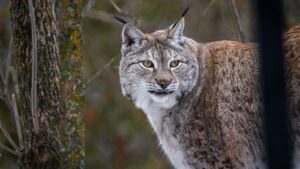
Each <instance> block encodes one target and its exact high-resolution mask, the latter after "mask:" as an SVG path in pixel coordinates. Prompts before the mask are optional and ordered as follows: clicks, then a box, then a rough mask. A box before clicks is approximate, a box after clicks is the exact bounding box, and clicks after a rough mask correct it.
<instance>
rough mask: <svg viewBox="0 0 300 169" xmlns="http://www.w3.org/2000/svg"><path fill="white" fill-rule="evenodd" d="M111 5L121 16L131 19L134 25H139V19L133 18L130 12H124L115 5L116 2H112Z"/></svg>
mask: <svg viewBox="0 0 300 169" xmlns="http://www.w3.org/2000/svg"><path fill="white" fill-rule="evenodd" d="M110 4H111V5H112V6H113V7H114V8H115V10H116V11H117V12H118V13H120V14H122V15H124V16H126V17H128V18H130V19H131V20H132V21H133V23H134V24H135V25H136V24H137V19H136V18H135V17H133V16H132V15H131V14H130V13H129V12H126V11H123V10H122V9H121V8H120V7H119V6H118V5H117V4H116V3H115V1H114V0H110Z"/></svg>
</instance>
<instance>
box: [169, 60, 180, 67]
mask: <svg viewBox="0 0 300 169" xmlns="http://www.w3.org/2000/svg"><path fill="white" fill-rule="evenodd" d="M179 64H180V61H179V60H173V61H172V62H171V63H170V67H171V68H176V67H178V66H179Z"/></svg>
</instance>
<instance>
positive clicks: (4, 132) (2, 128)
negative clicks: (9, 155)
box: [0, 122, 19, 151]
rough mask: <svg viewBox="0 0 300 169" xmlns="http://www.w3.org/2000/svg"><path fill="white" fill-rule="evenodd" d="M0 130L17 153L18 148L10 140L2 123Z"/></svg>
mask: <svg viewBox="0 0 300 169" xmlns="http://www.w3.org/2000/svg"><path fill="white" fill-rule="evenodd" d="M0 129H1V130H2V132H3V134H4V136H5V138H6V139H7V140H8V142H9V143H10V144H11V145H12V146H13V147H14V149H15V150H16V151H19V147H18V146H17V144H16V143H15V142H14V140H13V139H12V138H11V136H10V135H9V134H8V132H7V131H6V129H5V128H4V127H3V125H2V123H1V122H0Z"/></svg>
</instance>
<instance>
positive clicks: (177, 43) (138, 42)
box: [119, 17, 198, 110]
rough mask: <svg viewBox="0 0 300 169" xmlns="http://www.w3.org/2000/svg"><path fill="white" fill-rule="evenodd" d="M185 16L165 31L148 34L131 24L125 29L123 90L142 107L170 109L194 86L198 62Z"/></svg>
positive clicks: (121, 72)
mask: <svg viewBox="0 0 300 169" xmlns="http://www.w3.org/2000/svg"><path fill="white" fill-rule="evenodd" d="M183 29H184V18H183V17H182V18H181V19H179V20H178V22H176V23H175V24H173V25H171V26H170V27H169V28H167V29H164V30H158V31H155V32H153V33H151V34H145V33H143V32H142V31H140V30H139V29H138V28H136V27H135V26H134V25H132V24H130V23H126V24H125V25H124V27H123V31H122V49H121V52H122V59H121V61H120V71H119V73H120V81H121V88H122V92H123V94H124V95H125V96H128V97H129V98H131V99H132V100H133V101H134V103H135V105H136V106H137V107H139V108H142V109H143V110H145V109H147V108H149V107H151V106H155V107H157V108H165V109H168V108H171V107H172V106H174V105H175V104H176V103H177V100H178V99H179V98H180V97H182V96H183V95H184V94H186V93H187V92H190V91H191V89H192V88H193V87H194V86H195V84H196V82H197V78H198V63H197V57H196V50H195V47H193V45H192V44H191V43H192V42H194V41H192V40H191V39H189V38H187V37H185V36H183Z"/></svg>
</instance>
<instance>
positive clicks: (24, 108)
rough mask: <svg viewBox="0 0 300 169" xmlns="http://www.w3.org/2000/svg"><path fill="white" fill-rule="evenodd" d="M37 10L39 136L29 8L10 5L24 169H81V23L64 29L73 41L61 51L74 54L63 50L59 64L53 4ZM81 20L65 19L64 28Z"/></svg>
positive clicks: (41, 1)
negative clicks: (33, 105)
mask: <svg viewBox="0 0 300 169" xmlns="http://www.w3.org/2000/svg"><path fill="white" fill-rule="evenodd" d="M69 3H72V4H73V3H74V2H73V1H71V2H69ZM74 4H76V3H74ZM33 6H34V11H35V23H36V24H35V25H36V30H35V32H36V38H37V46H36V47H37V112H38V117H37V119H38V124H39V131H38V132H37V133H36V132H35V130H34V126H33V118H32V113H31V99H32V97H31V92H30V91H31V85H32V84H31V83H32V81H31V78H32V76H31V74H32V73H31V68H32V66H31V65H32V56H31V48H32V38H31V19H30V16H29V7H28V2H27V1H26V0H11V2H10V11H11V21H12V32H13V38H14V55H15V58H16V69H17V71H18V83H19V89H20V96H19V99H18V101H19V110H20V111H19V112H20V118H21V126H22V129H23V138H24V145H25V149H24V150H23V154H22V157H21V160H20V168H22V169H74V168H75V169H76V168H83V156H84V147H83V122H82V106H83V99H82V97H81V95H80V90H81V82H80V79H81V73H80V69H81V62H82V60H81V58H82V57H81V48H80V45H81V43H80V42H81V31H80V26H81V25H80V21H77V20H76V23H78V25H76V26H74V25H67V26H66V27H65V26H64V25H61V29H62V30H63V31H64V28H66V30H72V32H71V33H69V34H68V33H65V34H64V35H65V37H66V38H70V37H69V35H72V36H71V38H70V39H71V41H70V40H68V39H65V40H64V41H62V42H61V47H62V48H71V49H70V50H71V51H70V52H65V49H63V50H61V51H62V52H61V53H60V54H61V57H60V58H59V46H58V39H59V38H58V34H57V33H58V29H57V25H58V24H57V20H56V15H55V11H56V10H55V0H33ZM74 8H75V7H74V6H73V9H74ZM70 9H72V8H71V7H70V8H69V10H70ZM77 10H79V9H76V11H77ZM64 15H65V14H62V16H64ZM78 16H80V13H77V15H76V16H75V15H71V16H70V17H69V18H64V19H63V22H62V23H63V24H64V23H66V22H67V20H71V19H73V20H71V21H72V22H74V20H75V19H80V17H79V18H78ZM76 31H77V33H76ZM60 39H61V38H60ZM60 61H62V63H60ZM66 63H68V67H67V68H65V65H66ZM60 66H61V67H60ZM60 72H61V73H60Z"/></svg>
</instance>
